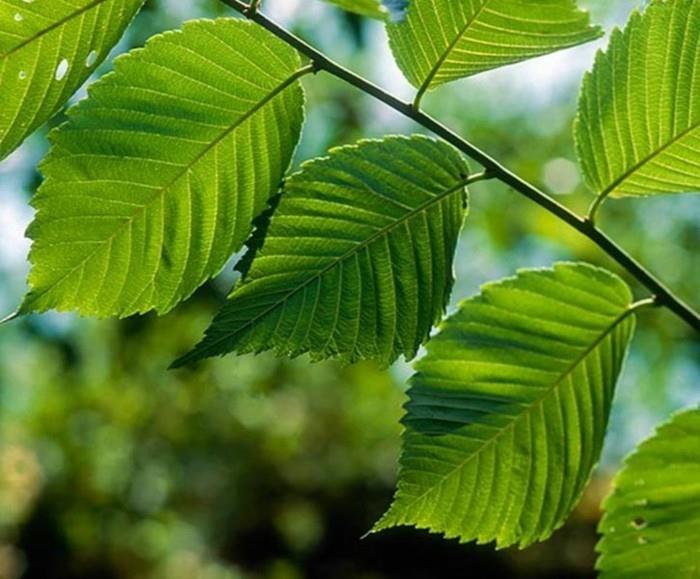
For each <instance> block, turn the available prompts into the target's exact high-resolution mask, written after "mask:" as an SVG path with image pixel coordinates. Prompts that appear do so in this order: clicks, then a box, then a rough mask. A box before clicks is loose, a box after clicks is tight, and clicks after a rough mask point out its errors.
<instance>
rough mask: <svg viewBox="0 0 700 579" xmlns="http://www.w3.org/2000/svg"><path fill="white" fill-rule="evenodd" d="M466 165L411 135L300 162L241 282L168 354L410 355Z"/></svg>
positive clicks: (428, 313) (435, 309)
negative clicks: (199, 332)
mask: <svg viewBox="0 0 700 579" xmlns="http://www.w3.org/2000/svg"><path fill="white" fill-rule="evenodd" d="M467 174H468V167H467V165H466V164H465V161H464V160H463V159H462V157H461V156H460V154H459V153H458V152H457V151H456V150H455V149H453V148H452V147H451V146H449V145H447V144H445V143H443V142H439V141H434V140H431V139H428V138H426V137H420V136H415V137H412V138H410V139H409V138H405V137H391V138H388V139H385V140H383V141H363V142H361V143H360V144H358V145H357V146H350V147H342V148H339V149H335V150H333V151H331V153H330V156H329V157H326V158H323V159H319V160H315V161H312V162H309V163H307V164H305V165H304V167H303V169H302V170H301V171H300V172H299V173H297V174H295V175H293V176H292V177H291V178H290V179H289V180H288V181H287V182H286V184H285V191H284V193H283V195H282V196H281V199H280V200H279V206H278V208H277V210H276V211H275V214H274V216H273V217H272V220H271V222H270V224H269V227H267V229H266V233H267V235H266V236H265V237H264V241H263V240H261V242H262V245H260V246H257V243H254V247H253V249H254V251H255V255H254V256H252V258H248V259H247V260H244V263H245V262H247V263H248V264H249V265H245V267H243V270H244V274H245V275H244V278H243V280H242V282H241V283H239V284H238V286H237V287H235V288H234V291H233V293H232V295H231V296H230V298H229V300H228V301H227V303H226V305H225V306H224V308H223V309H222V311H221V313H220V314H219V315H218V316H217V317H216V319H215V320H214V323H213V324H212V326H211V327H210V328H209V330H208V331H207V335H206V338H205V339H204V341H203V342H202V343H201V344H200V345H199V346H198V347H197V349H196V350H195V351H194V352H193V353H191V354H189V355H188V356H185V357H184V358H183V359H182V360H180V361H179V362H178V363H177V365H182V364H184V363H187V362H191V361H194V360H197V359H201V358H205V357H208V356H215V355H221V354H226V353H229V352H234V351H235V352H238V353H245V352H259V351H262V350H268V349H272V350H274V351H276V352H277V353H278V354H281V355H291V356H297V355H300V354H302V353H306V352H310V353H311V355H312V357H313V358H315V359H321V358H328V357H340V358H342V359H344V360H347V361H355V360H360V359H376V360H379V361H381V362H382V363H384V364H389V363H391V362H392V361H393V360H395V359H396V358H397V357H398V356H399V355H401V354H403V355H405V356H406V357H407V358H411V357H413V356H414V355H415V353H416V351H417V349H418V347H419V346H420V344H421V343H422V342H423V341H424V340H425V339H426V338H427V336H428V333H429V331H430V328H431V327H432V325H433V324H434V323H435V322H436V321H437V320H439V319H440V317H441V315H442V313H443V312H444V308H445V305H446V304H447V301H448V298H449V294H450V291H451V288H452V284H453V277H452V261H453V258H454V251H455V246H456V244H457V239H458V237H459V232H460V229H461V227H462V222H463V220H464V216H465V205H466V194H465V184H466V179H465V178H466V176H467ZM261 237H262V236H260V238H261Z"/></svg>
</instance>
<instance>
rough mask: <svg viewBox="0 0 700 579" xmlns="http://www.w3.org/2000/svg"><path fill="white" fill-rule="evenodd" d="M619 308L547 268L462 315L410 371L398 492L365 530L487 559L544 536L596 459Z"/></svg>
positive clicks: (614, 365)
mask: <svg viewBox="0 0 700 579" xmlns="http://www.w3.org/2000/svg"><path fill="white" fill-rule="evenodd" d="M631 299H632V298H631V294H630V291H629V289H628V288H627V286H626V285H625V284H624V283H623V282H622V281H621V280H620V279H619V278H617V277H615V276H613V275H612V274H610V273H608V272H606V271H603V270H600V269H596V268H593V267H591V266H587V265H584V264H558V265H557V266H555V268H554V269H553V270H527V271H523V272H521V273H520V274H519V275H518V276H517V277H516V278H512V279H507V280H505V281H502V282H499V283H495V284H490V285H487V286H485V287H484V288H483V289H482V292H481V294H480V295H479V296H477V297H474V298H471V299H469V300H466V301H465V302H463V303H462V305H461V306H460V309H459V311H458V313H456V314H455V315H454V316H452V317H451V318H449V319H448V320H447V321H446V322H444V323H443V325H442V328H441V331H440V333H439V334H438V335H437V337H435V338H433V339H432V340H431V341H430V342H429V343H428V345H427V350H428V353H427V355H426V356H425V357H424V358H423V359H421V360H420V361H419V362H418V363H417V364H416V371H417V373H416V374H415V375H414V376H413V378H412V380H411V388H410V390H409V398H410V399H409V402H408V404H407V407H406V408H407V414H406V417H405V419H404V425H405V428H406V430H405V433H404V442H403V453H402V458H401V471H400V475H399V483H398V489H397V493H396V497H395V499H394V502H393V504H392V506H391V508H390V509H389V511H388V512H387V513H386V514H385V515H384V517H383V518H382V519H381V520H380V521H379V522H378V523H377V525H376V527H375V530H382V529H386V528H388V527H393V526H397V525H413V526H416V527H418V528H424V529H428V530H430V531H433V532H439V533H443V534H444V535H445V536H446V537H450V538H453V537H454V538H459V539H460V540H461V541H465V542H466V541H472V540H477V541H478V542H479V543H487V542H490V541H496V542H497V544H498V546H499V547H506V546H509V545H512V544H516V543H517V544H519V545H520V546H527V545H529V544H531V543H533V542H535V541H540V540H544V539H546V538H547V537H549V536H550V535H551V533H552V532H553V531H554V530H555V529H557V528H558V527H560V526H561V525H562V524H563V522H564V521H565V519H566V517H567V516H568V514H569V513H570V511H571V509H572V508H573V507H574V505H575V504H576V502H577V501H578V499H579V497H580V495H581V493H582V491H583V489H584V486H585V485H586V483H587V481H588V478H589V476H590V473H591V470H592V468H593V466H594V465H595V463H596V462H597V460H598V457H599V454H600V450H601V446H602V443H603V437H604V434H605V429H606V425H607V422H608V415H609V411H610V405H611V401H612V398H613V393H614V389H615V384H616V382H617V378H618V375H619V373H620V369H621V367H622V363H623V361H624V358H625V353H626V350H627V347H628V344H629V341H630V339H631V336H632V332H633V328H634V316H633V315H632V309H631V306H630V304H631Z"/></svg>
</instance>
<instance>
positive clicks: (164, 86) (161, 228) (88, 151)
mask: <svg viewBox="0 0 700 579" xmlns="http://www.w3.org/2000/svg"><path fill="white" fill-rule="evenodd" d="M299 66H300V62H299V57H298V56H297V54H296V52H294V51H293V50H292V49H291V48H289V47H287V46H286V45H285V44H283V43H282V42H281V41H279V40H277V39H276V38H275V37H273V36H272V35H270V34H269V33H267V32H266V31H265V30H263V29H262V28H260V27H258V26H255V25H253V24H251V23H248V22H244V21H241V20H233V19H227V20H225V19H221V20H217V21H204V20H203V21H196V22H191V23H188V24H186V25H185V27H184V28H183V30H182V31H180V32H170V33H166V34H163V35H161V36H159V37H156V38H154V39H152V40H151V41H150V42H149V43H148V45H147V46H146V48H145V49H142V50H137V51H134V52H132V53H130V54H129V55H127V56H126V57H123V58H119V59H117V61H116V62H115V72H114V73H113V74H110V75H108V76H106V77H105V78H104V79H102V80H101V81H99V82H98V83H96V84H95V85H93V86H92V87H91V90H90V97H89V98H88V99H87V100H85V101H83V102H81V103H80V104H79V105H78V106H76V107H75V108H73V109H72V110H71V111H70V120H69V121H68V123H66V124H65V125H63V126H62V127H61V128H60V129H59V130H58V131H56V132H54V133H52V137H51V141H52V150H51V152H50V154H49V156H48V158H47V159H46V161H45V162H44V164H43V165H42V171H43V173H44V175H45V177H46V181H45V182H44V184H43V185H42V186H41V188H40V190H39V192H38V194H37V195H36V197H35V199H34V200H33V205H34V206H35V207H36V208H37V210H38V212H37V216H36V219H35V221H34V223H33V224H32V225H31V227H30V229H29V235H30V237H31V238H32V239H33V240H34V243H33V246H32V251H31V256H30V259H31V262H32V265H33V268H32V272H31V274H30V278H29V281H30V285H31V292H30V293H29V294H28V295H27V297H26V298H25V302H24V304H23V306H22V311H23V312H28V311H43V310H47V309H50V308H56V309H59V310H77V311H79V312H80V313H82V314H90V315H95V316H107V315H119V316H127V315H130V314H134V313H137V312H145V311H148V310H151V309H155V310H157V311H158V312H161V313H162V312H166V311H168V310H169V309H171V308H172V307H173V306H174V305H176V304H177V303H178V302H179V301H180V300H182V299H184V298H186V297H187V296H189V295H190V294H191V293H192V292H193V291H194V290H195V289H196V288H197V287H199V286H200V285H201V284H202V283H203V282H204V281H205V280H207V279H208V278H210V277H211V276H213V275H215V274H216V273H217V272H219V271H220V269H221V268H222V266H223V265H224V264H225V263H226V261H227V260H228V259H229V257H230V256H231V255H232V254H233V253H234V252H236V251H238V250H239V249H240V248H241V246H242V245H243V243H244V242H245V240H246V238H247V237H248V235H249V234H250V232H251V230H252V225H251V222H252V220H253V218H254V217H255V216H256V215H258V214H259V213H260V212H261V211H262V210H264V208H265V207H266V206H267V202H268V199H269V198H270V196H271V195H272V194H274V193H275V192H276V191H277V189H278V186H279V183H280V181H281V179H282V177H283V175H284V173H285V171H286V169H287V167H288V165H289V162H290V159H291V156H292V154H293V151H294V148H295V146H296V144H297V141H298V139H299V134H300V130H301V125H302V122H303V95H302V91H301V87H300V86H299V83H298V82H297V80H296V79H297V78H298V76H299V75H300V73H299V72H298V71H299Z"/></svg>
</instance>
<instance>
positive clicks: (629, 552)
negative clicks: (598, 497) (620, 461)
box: [598, 408, 700, 579]
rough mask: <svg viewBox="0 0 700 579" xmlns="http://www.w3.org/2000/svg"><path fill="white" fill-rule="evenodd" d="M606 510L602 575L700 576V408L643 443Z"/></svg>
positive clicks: (643, 578)
mask: <svg viewBox="0 0 700 579" xmlns="http://www.w3.org/2000/svg"><path fill="white" fill-rule="evenodd" d="M605 510H606V514H605V516H604V517H603V520H602V521H601V524H600V531H601V532H602V533H603V539H602V540H601V542H600V543H599V544H598V551H599V552H600V554H601V557H600V559H599V561H598V569H599V571H600V572H601V574H600V576H601V579H660V578H665V577H669V578H671V577H672V578H673V579H697V578H698V577H700V548H699V547H698V546H699V545H700V408H695V409H694V410H689V411H686V412H683V413H681V414H678V415H676V416H675V417H674V418H673V419H672V420H671V421H670V422H669V423H668V424H666V425H664V426H662V427H661V428H659V430H658V432H657V433H656V434H655V435H654V436H653V437H652V438H650V439H649V440H647V441H646V442H644V443H642V444H641V445H640V446H639V448H638V449H637V450H636V451H635V452H634V453H633V454H632V455H631V456H630V457H629V458H628V459H627V461H626V464H625V466H624V468H623V469H622V471H621V472H620V474H619V475H618V476H617V478H616V480H615V490H614V491H613V493H612V495H610V497H609V498H608V499H607V500H606V501H605Z"/></svg>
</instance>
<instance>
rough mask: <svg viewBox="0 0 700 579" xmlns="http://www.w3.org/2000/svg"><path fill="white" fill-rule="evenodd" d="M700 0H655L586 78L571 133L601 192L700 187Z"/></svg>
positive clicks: (614, 38) (591, 179)
mask: <svg viewBox="0 0 700 579" xmlns="http://www.w3.org/2000/svg"><path fill="white" fill-rule="evenodd" d="M699 95H700V3H698V2H697V1H695V0H673V1H672V2H666V1H660V0H655V1H654V2H652V3H651V4H650V5H649V6H648V7H647V9H646V11H645V12H644V13H643V14H640V13H639V12H635V13H634V14H633V15H632V17H631V19H630V21H629V23H628V25H627V27H626V28H625V30H624V31H620V30H616V31H615V32H614V33H613V35H612V38H611V40H610V46H609V48H608V49H607V51H606V52H605V53H602V52H601V53H599V54H598V56H597V58H596V62H595V65H594V67H593V70H592V72H590V73H588V74H587V75H586V77H585V79H584V82H583V88H582V91H581V97H580V102H579V113H578V117H577V120H576V126H575V136H576V145H577V149H578V154H579V158H580V159H581V164H582V167H583V172H584V173H585V175H586V178H587V181H588V183H589V185H590V187H591V188H592V189H593V190H594V191H595V193H597V194H599V195H603V196H608V195H610V196H613V197H620V196H628V195H653V194H658V193H683V192H691V191H698V190H700V96H699Z"/></svg>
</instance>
